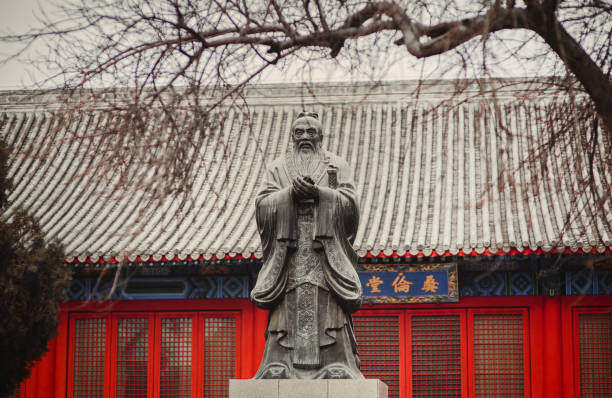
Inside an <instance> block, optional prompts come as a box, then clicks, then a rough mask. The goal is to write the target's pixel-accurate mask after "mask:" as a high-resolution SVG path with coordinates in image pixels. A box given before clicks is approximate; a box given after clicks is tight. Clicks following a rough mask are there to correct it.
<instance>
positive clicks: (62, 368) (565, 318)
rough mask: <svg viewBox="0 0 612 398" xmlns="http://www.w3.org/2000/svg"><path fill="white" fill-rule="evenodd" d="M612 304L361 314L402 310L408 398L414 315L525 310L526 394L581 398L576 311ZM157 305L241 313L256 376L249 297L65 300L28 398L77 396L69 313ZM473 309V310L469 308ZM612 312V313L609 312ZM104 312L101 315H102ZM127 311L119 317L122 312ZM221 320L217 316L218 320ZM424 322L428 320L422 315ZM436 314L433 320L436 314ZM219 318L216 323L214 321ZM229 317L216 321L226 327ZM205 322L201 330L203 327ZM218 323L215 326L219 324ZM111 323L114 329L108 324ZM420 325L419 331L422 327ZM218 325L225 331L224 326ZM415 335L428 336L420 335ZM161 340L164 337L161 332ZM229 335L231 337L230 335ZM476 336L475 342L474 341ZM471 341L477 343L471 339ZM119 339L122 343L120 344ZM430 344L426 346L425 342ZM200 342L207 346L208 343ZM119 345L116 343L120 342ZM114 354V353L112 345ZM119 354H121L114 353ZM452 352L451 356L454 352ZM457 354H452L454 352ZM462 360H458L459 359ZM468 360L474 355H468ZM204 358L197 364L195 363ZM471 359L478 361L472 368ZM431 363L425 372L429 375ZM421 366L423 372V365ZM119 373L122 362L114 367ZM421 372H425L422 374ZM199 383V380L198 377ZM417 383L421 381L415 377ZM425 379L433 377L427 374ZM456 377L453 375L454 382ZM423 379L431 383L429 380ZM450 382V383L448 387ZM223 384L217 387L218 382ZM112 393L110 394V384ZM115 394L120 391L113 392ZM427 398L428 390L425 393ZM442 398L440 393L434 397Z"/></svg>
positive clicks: (261, 317) (241, 365)
mask: <svg viewBox="0 0 612 398" xmlns="http://www.w3.org/2000/svg"><path fill="white" fill-rule="evenodd" d="M608 307H610V308H612V296H580V297H541V296H540V297H503V298H493V297H487V298H461V300H460V302H459V303H447V304H395V305H382V304H380V305H367V306H364V307H363V309H362V310H361V311H360V312H359V313H358V314H356V316H360V315H362V316H370V317H371V316H376V315H381V316H384V315H385V314H387V315H388V314H396V315H398V314H399V317H400V318H401V319H403V320H399V321H398V322H399V323H398V324H399V325H400V326H399V327H400V329H401V331H400V338H399V342H398V343H399V344H400V346H401V347H400V348H399V351H400V353H399V358H398V359H399V361H398V364H399V367H400V369H401V371H400V372H399V389H400V392H399V396H400V397H402V398H407V397H409V396H410V395H409V391H410V390H411V389H412V388H413V385H412V384H413V381H414V380H413V375H412V374H409V373H408V370H409V369H412V367H413V365H414V364H413V363H412V361H413V359H415V358H418V355H417V354H415V353H413V351H412V350H413V347H412V345H413V344H414V345H415V346H416V345H418V344H417V343H418V341H421V342H425V341H426V340H423V339H424V337H423V334H422V331H423V330H424V329H423V327H424V326H423V325H422V324H421V326H418V327H417V326H414V328H415V329H414V331H415V332H417V333H421V334H420V335H418V336H412V333H413V324H412V319H413V317H414V316H434V317H439V316H441V315H445V314H446V315H448V314H464V313H465V314H468V313H469V314H470V316H471V317H472V320H473V315H474V314H478V313H483V314H486V313H492V314H502V313H508V312H509V313H526V315H525V316H526V318H525V319H526V320H525V322H526V324H525V331H524V333H525V334H524V336H523V338H524V343H525V347H524V351H523V353H524V355H525V357H524V359H525V361H526V367H525V371H526V373H525V377H526V380H525V387H526V388H527V390H528V394H527V395H526V396H531V397H560V396H564V397H567V398H569V397H574V396H579V395H578V394H579V392H580V390H579V388H580V372H579V365H580V364H579V355H578V354H579V353H578V351H577V350H578V349H579V348H580V347H579V345H578V342H577V334H576V332H577V330H578V328H579V325H578V324H577V319H578V318H577V316H578V315H577V314H580V313H585V312H589V311H594V312H598V311H599V312H601V311H602V308H603V311H604V312H605V311H608V310H607V309H606V308H608ZM151 309H154V310H155V311H156V313H162V312H166V313H170V314H176V313H178V312H187V313H192V314H193V313H194V312H201V311H214V312H215V313H216V314H223V313H226V314H227V313H228V312H232V311H234V312H236V311H237V312H238V313H239V314H240V315H239V316H238V318H236V319H237V321H236V322H237V325H236V331H237V332H236V333H237V336H236V337H237V339H236V340H235V344H236V363H235V374H236V377H237V378H249V377H252V375H253V374H254V373H255V372H256V370H257V367H258V365H259V361H260V358H261V355H262V352H263V347H264V344H265V340H264V329H265V326H266V324H267V312H266V311H262V310H259V309H256V308H254V306H253V305H252V304H251V303H250V302H249V301H248V300H174V301H148V302H126V301H124V302H112V303H108V302H107V303H74V302H73V303H66V304H64V305H62V313H61V315H60V325H59V329H58V330H59V332H58V337H57V338H56V339H55V340H54V341H53V342H52V343H50V346H49V348H50V351H49V353H48V354H47V355H46V356H45V357H44V358H43V359H42V360H41V361H40V362H39V363H38V365H37V366H36V367H35V369H33V372H32V375H31V376H30V378H29V379H28V380H27V381H26V382H24V383H23V385H22V392H21V397H22V398H35V397H45V398H48V397H55V398H66V397H68V396H72V393H71V388H69V387H70V386H72V384H73V382H74V380H71V379H70V378H69V375H70V376H71V377H72V375H73V373H71V372H72V369H71V366H72V364H73V360H72V359H71V358H69V352H70V350H69V348H70V344H69V343H70V342H71V341H73V340H72V337H71V336H72V335H73V333H74V330H72V329H73V326H72V325H71V323H70V322H69V318H70V317H76V318H78V317H79V315H78V314H81V315H82V316H85V317H96V316H100V315H101V314H104V313H108V312H109V311H112V312H113V314H115V315H113V316H112V317H111V319H112V322H117V321H118V317H122V316H127V315H133V314H136V315H138V316H143V313H147V312H150V311H151ZM465 311H467V312H465ZM610 311H612V310H610ZM96 314H98V315H96ZM117 314H120V315H117ZM460 317H461V322H460V329H461V333H462V334H465V333H466V332H467V331H468V330H471V329H473V328H472V327H470V326H469V322H470V317H469V316H464V315H460ZM215 319H216V318H215ZM418 319H420V320H422V319H424V318H418ZM432 319H433V318H432ZM215 322H217V321H212V323H210V324H211V325H213V324H215ZM223 324H224V323H223V321H220V323H219V325H221V326H219V325H217V326H215V327H218V328H221V329H222V328H223V326H222V325H223ZM204 325H205V324H204V323H202V328H204ZM215 325H216V324H215ZM109 327H110V326H109ZM419 328H420V329H419ZM221 329H219V330H221ZM436 330H439V331H441V332H440V333H443V332H444V330H447V331H448V330H450V329H448V328H447V329H445V326H444V325H443V324H440V325H439V328H438V329H436ZM204 333H206V332H205V331H204V330H201V331H199V332H198V333H196V334H194V338H196V339H198V338H200V336H201V335H202V336H203V334H204ZM223 336H224V335H222V334H221V335H218V336H216V337H214V338H216V339H219V342H220V343H221V344H226V345H227V344H229V343H228V341H227V339H226V337H223ZM413 337H414V338H415V339H416V338H418V339H421V340H418V339H417V340H414V342H413ZM154 338H155V339H157V338H158V336H154ZM224 339H225V340H224ZM468 340H470V339H468ZM465 341H466V340H462V342H461V359H460V361H461V364H462V365H461V368H462V372H461V389H462V394H461V395H462V396H469V395H471V394H470V393H469V392H468V391H467V390H466V389H467V388H468V386H471V385H472V384H473V381H472V380H473V379H472V378H471V377H472V376H470V374H469V373H470V372H472V369H473V358H471V357H470V358H468V356H469V355H471V354H470V350H472V348H469V347H466V342H465ZM470 341H472V340H470ZM113 344H117V342H116V341H115V342H113ZM423 344H424V343H423ZM200 346H202V347H204V346H205V345H204V344H201V345H200ZM115 348H116V346H115ZM108 351H113V350H111V349H110V348H108ZM209 354H210V355H213V356H214V355H222V353H221V351H219V352H217V353H215V352H214V349H213V350H212V351H211V352H209ZM429 354H432V355H434V356H436V355H437V356H439V357H440V356H445V355H447V354H448V352H442V351H435V350H434V351H431V352H429V353H428V355H429ZM108 355H111V357H113V358H114V359H116V358H115V357H114V356H115V354H114V353H109V354H108ZM448 355H450V354H448ZM448 358H450V356H449V357H448ZM452 358H454V359H452V361H456V357H452ZM468 359H469V360H468ZM196 362H198V361H196ZM468 363H471V364H472V365H471V366H470V365H468ZM195 367H196V368H197V369H195V368H194V372H195V373H193V375H194V377H195V380H196V381H197V382H198V383H201V384H199V385H198V388H202V385H203V384H202V383H204V381H203V377H204V371H205V370H204V365H203V364H202V363H201V361H199V363H196V365H195ZM424 369H425V368H424V367H421V371H423V372H425V370H424ZM417 370H418V369H417ZM107 371H108V372H117V366H116V364H115V365H113V366H112V368H110V369H108V370H107ZM417 373H418V372H417ZM149 375H150V376H149V379H148V383H149V387H148V388H149V389H151V388H152V384H151V383H153V381H154V379H155V378H156V377H158V376H155V375H153V374H152V373H151V370H149ZM219 377H220V378H217V379H214V380H213V379H208V382H209V385H211V388H213V387H212V386H213V385H214V386H218V385H219V383H221V381H220V380H222V378H223V377H225V376H223V375H220V376H219ZM198 380H199V381H198ZM415 380H416V379H415ZM424 380H427V379H426V378H425V379H424ZM453 380H454V379H453ZM420 383H421V384H422V385H424V386H427V383H428V382H427V381H424V382H421V381H420ZM449 385H450V384H449ZM214 388H217V387H214ZM108 391H109V395H111V393H110V391H111V390H110V389H109V390H108ZM114 392H116V391H114ZM423 396H427V395H423ZM432 396H435V395H432Z"/></svg>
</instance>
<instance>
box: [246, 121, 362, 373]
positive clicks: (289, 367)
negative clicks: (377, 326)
mask: <svg viewBox="0 0 612 398" xmlns="http://www.w3.org/2000/svg"><path fill="white" fill-rule="evenodd" d="M291 135H292V139H293V151H292V152H290V153H287V154H286V155H285V156H284V157H281V158H279V159H276V160H275V161H273V162H272V163H271V164H270V166H269V167H268V170H267V178H266V183H265V186H264V187H263V189H262V190H261V191H260V192H259V194H258V196H257V200H256V207H257V212H256V218H257V226H258V229H259V234H260V236H261V243H262V246H263V252H264V264H263V267H262V269H261V271H260V273H259V277H258V278H257V283H256V284H255V287H254V288H253V291H252V292H251V300H252V301H253V303H255V305H256V306H258V307H261V308H264V309H269V310H270V316H269V319H268V326H267V328H266V346H265V350H264V355H263V359H262V361H261V365H260V367H259V370H258V371H257V374H256V375H255V378H256V379H362V378H363V375H362V374H361V372H360V370H359V358H358V355H357V345H356V341H355V334H354V332H353V322H352V318H351V314H352V313H354V312H355V311H357V310H358V309H359V306H360V305H361V283H360V282H359V277H358V276H357V272H356V271H355V265H356V263H357V254H356V253H355V251H354V250H353V248H352V242H353V240H354V238H355V234H356V233H357V226H358V224H359V206H358V203H357V196H356V194H355V185H354V183H353V176H352V171H351V169H350V168H349V166H348V164H347V163H346V161H344V160H343V159H341V158H339V157H338V156H336V155H334V154H332V153H330V152H327V151H325V150H324V149H323V148H322V147H321V140H322V128H321V122H320V121H319V120H318V115H317V114H316V113H301V114H300V115H299V116H298V118H297V119H296V120H295V121H294V122H293V124H292V126H291Z"/></svg>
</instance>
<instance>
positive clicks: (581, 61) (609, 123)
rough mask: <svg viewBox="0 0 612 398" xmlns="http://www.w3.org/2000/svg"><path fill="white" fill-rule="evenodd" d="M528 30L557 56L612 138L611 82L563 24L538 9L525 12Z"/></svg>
mask: <svg viewBox="0 0 612 398" xmlns="http://www.w3.org/2000/svg"><path fill="white" fill-rule="evenodd" d="M529 21H530V24H531V29H532V30H533V31H534V32H536V33H537V34H539V35H540V36H541V37H542V38H543V39H544V41H545V42H546V43H547V44H548V45H549V46H550V47H551V49H552V50H553V51H554V52H555V53H557V55H558V56H559V57H560V58H561V60H562V61H563V63H564V64H565V65H566V66H567V68H568V69H569V70H570V71H571V72H572V73H573V74H574V76H576V78H577V79H578V81H579V82H580V83H581V84H582V86H583V87H584V89H585V91H586V92H587V93H588V94H589V96H590V97H591V99H592V100H593V103H594V104H595V109H596V110H597V113H598V114H599V116H600V117H601V119H602V121H603V125H604V127H605V129H606V130H607V131H606V133H607V134H608V136H609V137H611V138H612V95H611V94H610V93H612V81H611V80H610V78H609V77H608V76H606V75H605V74H604V73H603V71H602V70H601V69H600V68H599V67H598V66H597V64H596V63H595V62H594V61H593V60H592V59H591V57H590V56H589V54H587V52H586V51H585V50H584V48H582V46H581V45H580V44H579V43H578V42H577V41H576V40H574V38H573V37H572V36H571V35H570V34H569V33H568V32H567V30H565V28H564V27H563V25H561V23H560V22H559V21H558V20H557V19H556V18H555V17H554V15H551V16H550V17H549V16H547V15H545V14H544V12H543V11H542V10H541V9H532V10H530V12H529Z"/></svg>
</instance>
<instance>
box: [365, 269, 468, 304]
mask: <svg viewBox="0 0 612 398" xmlns="http://www.w3.org/2000/svg"><path fill="white" fill-rule="evenodd" d="M361 268H362V269H360V270H359V272H358V273H359V279H360V280H361V287H362V289H363V298H364V302H366V303H427V302H453V301H458V300H459V289H458V286H457V264H454V263H453V264H426V265H422V266H389V265H382V264H381V265H377V264H374V265H363V266H362V267H361Z"/></svg>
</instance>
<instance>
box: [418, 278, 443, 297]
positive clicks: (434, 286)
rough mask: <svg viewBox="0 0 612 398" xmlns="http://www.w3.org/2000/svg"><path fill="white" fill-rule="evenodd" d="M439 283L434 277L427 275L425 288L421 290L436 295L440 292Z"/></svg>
mask: <svg viewBox="0 0 612 398" xmlns="http://www.w3.org/2000/svg"><path fill="white" fill-rule="evenodd" d="M438 285H439V283H438V282H436V280H435V279H434V276H433V275H427V277H426V278H425V282H423V287H422V288H421V290H422V291H424V292H429V293H435V292H437V291H438Z"/></svg>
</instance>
